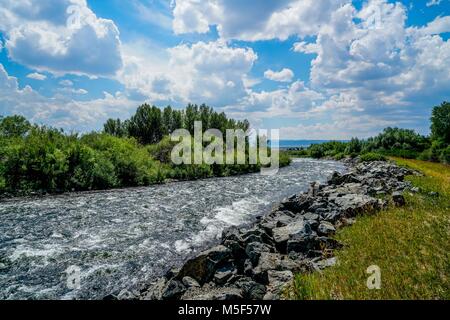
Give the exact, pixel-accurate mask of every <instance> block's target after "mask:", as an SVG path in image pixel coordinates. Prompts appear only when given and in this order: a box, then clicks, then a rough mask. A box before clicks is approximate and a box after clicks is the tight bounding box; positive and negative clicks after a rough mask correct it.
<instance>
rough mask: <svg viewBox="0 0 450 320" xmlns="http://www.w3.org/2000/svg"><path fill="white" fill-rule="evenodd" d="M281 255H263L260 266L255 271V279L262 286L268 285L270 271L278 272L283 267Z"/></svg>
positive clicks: (265, 253)
mask: <svg viewBox="0 0 450 320" xmlns="http://www.w3.org/2000/svg"><path fill="white" fill-rule="evenodd" d="M281 259H282V256H281V254H278V253H267V252H263V253H261V257H260V258H259V263H258V265H257V266H256V267H255V268H254V269H253V277H254V279H255V280H256V281H257V282H259V283H262V284H267V283H268V274H267V272H268V271H269V270H277V269H278V268H279V267H280V266H281Z"/></svg>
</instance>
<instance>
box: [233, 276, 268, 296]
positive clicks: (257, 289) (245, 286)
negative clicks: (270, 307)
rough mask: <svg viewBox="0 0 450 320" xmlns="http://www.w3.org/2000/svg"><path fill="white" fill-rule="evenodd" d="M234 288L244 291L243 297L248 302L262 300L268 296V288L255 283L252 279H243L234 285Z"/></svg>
mask: <svg viewBox="0 0 450 320" xmlns="http://www.w3.org/2000/svg"><path fill="white" fill-rule="evenodd" d="M234 286H236V287H237V288H240V289H242V293H243V297H244V299H247V300H262V299H263V298H264V295H265V294H266V286H264V285H263V284H260V283H258V282H256V281H253V280H252V279H251V278H242V279H239V280H238V281H236V282H235V283H234Z"/></svg>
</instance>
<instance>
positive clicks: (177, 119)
mask: <svg viewBox="0 0 450 320" xmlns="http://www.w3.org/2000/svg"><path fill="white" fill-rule="evenodd" d="M196 121H201V122H202V126H203V130H207V129H218V130H220V131H221V132H222V133H225V132H226V130H227V129H242V130H244V131H247V130H248V129H249V128H250V123H249V122H248V120H243V121H236V120H234V119H229V118H227V116H226V114H225V113H224V112H222V113H218V112H216V111H214V109H213V108H211V107H209V106H207V105H205V104H202V105H201V106H198V105H195V104H189V105H188V106H187V107H186V108H185V109H184V110H177V109H173V108H172V107H171V106H168V107H166V108H164V109H163V110H161V109H160V108H158V107H156V106H150V105H148V104H143V105H142V106H140V107H139V108H138V109H137V111H136V113H135V114H134V115H133V116H132V117H131V118H130V119H128V120H125V121H121V120H120V119H109V120H108V121H107V122H106V123H105V125H104V131H105V133H107V134H110V135H112V136H116V137H132V138H135V139H136V140H137V141H139V142H140V143H141V144H144V145H146V144H154V143H158V142H160V141H161V140H162V139H163V137H165V136H167V135H170V134H171V133H172V132H174V131H175V130H177V129H187V130H188V131H189V132H190V133H191V134H194V123H195V122H196Z"/></svg>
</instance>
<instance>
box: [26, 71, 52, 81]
mask: <svg viewBox="0 0 450 320" xmlns="http://www.w3.org/2000/svg"><path fill="white" fill-rule="evenodd" d="M27 78H28V79H34V80H39V81H43V80H45V79H47V76H46V75H45V74H41V73H37V72H34V73H30V74H29V75H27Z"/></svg>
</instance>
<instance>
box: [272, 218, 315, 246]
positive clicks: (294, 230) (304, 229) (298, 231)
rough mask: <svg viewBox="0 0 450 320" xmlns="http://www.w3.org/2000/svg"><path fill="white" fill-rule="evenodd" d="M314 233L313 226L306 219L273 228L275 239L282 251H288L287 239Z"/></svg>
mask: <svg viewBox="0 0 450 320" xmlns="http://www.w3.org/2000/svg"><path fill="white" fill-rule="evenodd" d="M311 233H312V229H311V226H310V225H309V224H308V223H307V222H306V221H304V220H299V221H296V222H293V223H290V224H288V225H287V226H285V227H281V228H275V229H273V239H274V240H275V244H276V247H277V249H278V250H279V251H280V252H282V253H283V252H286V244H287V241H288V240H289V239H290V238H292V237H295V236H299V235H308V234H311Z"/></svg>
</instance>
